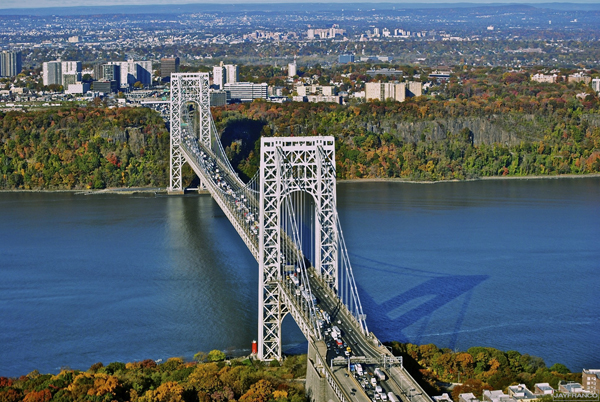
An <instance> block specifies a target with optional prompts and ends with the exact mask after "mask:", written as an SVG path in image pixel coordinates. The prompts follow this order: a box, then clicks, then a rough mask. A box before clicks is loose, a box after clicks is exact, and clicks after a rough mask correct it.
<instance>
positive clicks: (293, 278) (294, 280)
mask: <svg viewBox="0 0 600 402" xmlns="http://www.w3.org/2000/svg"><path fill="white" fill-rule="evenodd" d="M290 279H291V281H292V282H293V283H294V285H296V286H298V285H300V280H299V279H298V277H297V276H296V275H291V276H290Z"/></svg>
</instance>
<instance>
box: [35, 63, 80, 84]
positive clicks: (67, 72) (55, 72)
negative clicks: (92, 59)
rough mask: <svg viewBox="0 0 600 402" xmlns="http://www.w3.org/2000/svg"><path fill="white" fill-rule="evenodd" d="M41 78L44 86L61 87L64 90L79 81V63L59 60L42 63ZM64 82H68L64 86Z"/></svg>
mask: <svg viewBox="0 0 600 402" xmlns="http://www.w3.org/2000/svg"><path fill="white" fill-rule="evenodd" d="M65 77H66V79H65ZM42 78H43V82H44V85H53V84H55V85H63V86H64V87H65V88H66V87H67V85H68V84H74V83H75V82H79V81H81V62H80V61H60V60H56V61H48V62H44V63H43V64H42ZM65 80H66V81H68V82H67V83H66V84H65Z"/></svg>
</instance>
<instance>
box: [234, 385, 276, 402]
mask: <svg viewBox="0 0 600 402" xmlns="http://www.w3.org/2000/svg"><path fill="white" fill-rule="evenodd" d="M272 394H273V385H272V384H271V383H270V382H269V381H267V380H260V381H258V382H257V383H256V384H254V385H252V386H251V387H250V389H249V390H248V392H246V393H245V394H244V395H242V397H241V398H240V402H267V401H268V400H269V399H271V396H272Z"/></svg>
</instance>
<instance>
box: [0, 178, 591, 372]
mask: <svg viewBox="0 0 600 402" xmlns="http://www.w3.org/2000/svg"><path fill="white" fill-rule="evenodd" d="M338 210H339V213H340V217H341V219H342V224H343V228H344V234H345V238H346V242H347V245H348V247H349V251H350V257H351V259H352V262H353V266H354V272H355V276H356V280H357V283H358V286H359V289H360V292H361V297H362V302H363V306H364V309H365V311H366V313H367V322H368V324H369V329H370V330H372V331H373V332H375V334H377V335H378V336H379V337H380V339H382V340H399V341H405V342H406V341H408V342H413V343H435V344H437V345H438V346H440V347H449V348H452V349H461V350H463V349H467V348H469V347H471V346H492V347H496V348H499V349H503V350H510V349H514V350H518V351H520V352H522V353H529V354H532V355H537V356H541V357H542V358H544V360H545V361H546V363H547V364H548V365H551V364H553V363H556V362H560V363H564V364H566V365H567V366H568V367H569V368H570V369H572V370H574V371H579V370H581V368H583V367H585V368H593V367H597V366H599V365H600V346H599V344H598V340H599V335H598V334H600V310H599V309H598V308H597V307H598V302H599V301H600V297H599V296H598V295H599V293H598V290H599V289H600V275H599V274H600V246H599V245H600V178H587V179H577V180H531V181H481V182H466V183H438V184H407V183H343V184H340V185H338ZM257 280H258V274H257V264H256V262H255V261H254V259H253V257H252V256H251V255H250V253H249V252H248V251H247V249H246V248H245V246H244V244H243V243H242V241H241V240H240V239H239V237H238V236H237V234H236V233H235V231H234V230H233V228H232V227H231V225H230V224H229V222H228V221H227V219H226V218H225V217H224V215H223V213H222V212H221V211H220V210H219V208H218V206H217V205H216V204H215V203H214V202H213V201H212V200H211V199H210V197H207V196H185V197H168V196H162V197H161V196H159V197H155V196H153V195H152V196H127V195H93V196H84V195H75V194H69V193H48V194H35V193H32V194H24V193H16V194H13V193H2V194H0V376H17V375H23V374H27V373H29V372H31V371H33V370H34V369H38V370H39V371H41V372H51V373H54V372H58V370H60V368H61V367H64V366H68V367H71V368H75V369H84V370H85V369H87V368H89V367H90V366H91V365H92V364H94V363H96V362H99V361H101V362H103V363H105V364H107V363H110V362H112V361H123V362H127V361H135V360H142V359H147V358H150V359H159V358H162V359H166V358H168V357H172V356H183V357H186V358H191V357H192V355H193V354H194V353H196V352H198V351H209V350H211V349H222V350H227V351H228V352H229V353H231V354H243V353H247V352H248V351H249V349H250V344H251V341H252V340H253V339H255V338H256V334H257V304H258V303H257V299H258V282H257ZM283 342H284V344H285V347H286V348H288V349H290V350H298V349H300V350H301V349H302V345H303V344H304V340H303V337H302V334H301V333H300V332H299V330H298V329H297V328H295V325H294V324H293V321H292V320H291V318H287V319H286V323H285V327H284V340H283Z"/></svg>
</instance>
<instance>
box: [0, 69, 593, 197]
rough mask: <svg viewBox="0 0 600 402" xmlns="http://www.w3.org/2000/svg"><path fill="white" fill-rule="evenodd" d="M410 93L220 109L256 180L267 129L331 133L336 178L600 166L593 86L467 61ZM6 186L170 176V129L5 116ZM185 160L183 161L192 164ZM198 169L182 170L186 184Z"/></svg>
mask: <svg viewBox="0 0 600 402" xmlns="http://www.w3.org/2000/svg"><path fill="white" fill-rule="evenodd" d="M432 92H433V93H432V95H429V96H421V97H417V98H409V99H407V100H406V101H405V102H402V103H399V102H392V101H390V102H367V103H353V104H350V105H336V104H332V103H318V104H315V103H297V102H289V103H284V104H273V103H267V102H266V101H255V102H252V103H244V104H236V105H229V106H223V107H216V108H213V109H212V113H213V117H214V120H215V122H216V125H217V128H218V130H219V132H220V133H222V140H223V143H224V145H225V147H226V150H227V153H228V155H229V157H230V158H231V159H232V164H233V166H234V167H235V168H237V169H238V171H239V172H240V173H241V175H242V176H243V177H245V178H250V177H252V176H253V175H254V173H255V172H256V171H257V169H258V163H259V157H258V156H259V153H260V149H259V145H260V141H259V139H260V137H261V136H312V135H332V136H334V137H335V139H336V164H337V176H338V178H339V179H357V178H403V179H408V180H424V181H435V180H451V179H457V180H463V179H471V178H479V177H489V176H525V175H540V176H545V175H562V174H587V173H599V172H600V113H599V105H600V100H599V99H598V96H597V95H596V94H595V93H594V92H593V91H592V90H591V88H590V87H589V86H586V85H585V84H583V83H581V82H576V83H567V82H559V83H538V82H534V81H530V80H529V79H528V77H527V76H526V75H525V74H521V73H516V72H503V71H502V70H500V69H491V70H490V69H472V70H465V71H464V72H461V73H460V74H458V75H457V77H453V78H452V80H451V81H450V82H449V83H447V84H444V85H440V86H439V87H437V90H436V91H432ZM0 123H1V124H0V189H100V188H106V187H125V186H129V187H137V186H158V187H165V186H166V184H167V175H168V166H169V136H168V132H167V130H166V128H165V125H164V122H163V121H162V119H161V118H160V116H159V115H158V114H157V113H156V112H154V111H151V110H149V109H143V108H118V109H105V108H100V107H91V106H90V107H84V108H80V107H74V108H70V109H54V110H45V111H34V112H8V113H0ZM186 166H187V165H186ZM192 179H193V173H192V172H191V170H190V169H189V167H185V169H184V181H185V183H184V185H188V184H190V182H191V181H192Z"/></svg>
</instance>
